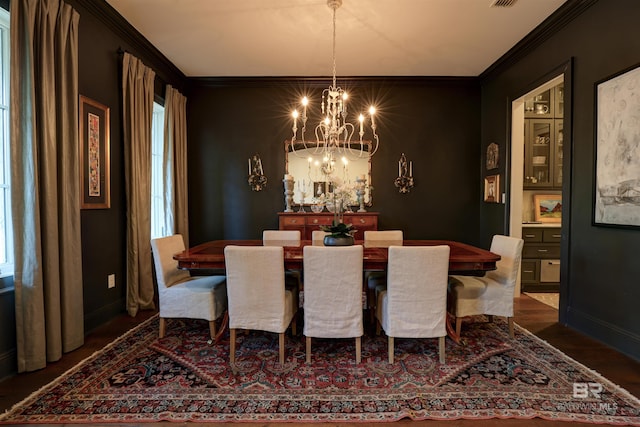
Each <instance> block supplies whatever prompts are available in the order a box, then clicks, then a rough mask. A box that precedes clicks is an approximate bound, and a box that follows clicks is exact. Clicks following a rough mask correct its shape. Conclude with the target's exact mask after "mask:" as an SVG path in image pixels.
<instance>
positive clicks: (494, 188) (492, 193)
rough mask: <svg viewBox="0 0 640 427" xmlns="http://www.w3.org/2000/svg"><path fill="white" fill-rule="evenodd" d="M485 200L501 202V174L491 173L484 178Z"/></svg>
mask: <svg viewBox="0 0 640 427" xmlns="http://www.w3.org/2000/svg"><path fill="white" fill-rule="evenodd" d="M484 201H485V202H487V203H500V175H489V176H487V177H485V178H484Z"/></svg>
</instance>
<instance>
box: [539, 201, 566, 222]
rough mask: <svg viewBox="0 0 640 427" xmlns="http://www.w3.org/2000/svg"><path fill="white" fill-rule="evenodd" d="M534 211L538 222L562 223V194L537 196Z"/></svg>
mask: <svg viewBox="0 0 640 427" xmlns="http://www.w3.org/2000/svg"><path fill="white" fill-rule="evenodd" d="M533 211H534V213H535V220H536V221H537V222H550V223H555V222H557V223H559V222H562V194H536V195H534V196H533Z"/></svg>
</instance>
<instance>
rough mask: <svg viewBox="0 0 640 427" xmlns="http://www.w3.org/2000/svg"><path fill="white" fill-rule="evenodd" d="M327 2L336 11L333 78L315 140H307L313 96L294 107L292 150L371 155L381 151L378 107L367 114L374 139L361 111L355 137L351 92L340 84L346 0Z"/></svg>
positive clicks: (326, 91) (325, 91) (357, 155)
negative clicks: (339, 44)
mask: <svg viewBox="0 0 640 427" xmlns="http://www.w3.org/2000/svg"><path fill="white" fill-rule="evenodd" d="M327 5H328V6H329V8H330V9H331V10H332V11H333V80H332V83H331V85H330V86H329V87H328V88H327V89H325V90H324V91H322V103H321V113H322V117H321V119H320V121H319V123H318V125H317V126H316V127H315V140H314V141H308V140H306V139H305V132H306V125H307V118H308V117H307V107H308V105H309V98H308V97H306V96H305V97H303V98H302V101H301V104H302V112H301V113H300V112H299V111H298V110H294V111H293V113H292V116H293V128H292V130H293V136H292V138H291V143H292V144H291V147H292V152H293V153H294V154H295V151H296V144H298V147H299V148H300V147H302V148H305V149H307V148H315V149H316V152H317V153H323V154H324V155H325V157H328V158H330V159H335V158H336V157H340V156H345V155H346V156H348V157H351V158H354V157H370V156H373V155H374V154H375V152H376V151H377V150H378V144H379V138H378V134H377V133H376V122H375V113H376V108H375V107H374V106H370V107H369V110H368V113H367V116H368V119H369V120H368V121H369V122H370V128H371V133H372V136H371V138H372V140H371V141H365V140H363V137H364V135H365V125H366V121H367V117H366V116H365V114H360V115H359V117H358V121H359V132H358V136H359V138H357V139H355V140H352V139H353V135H354V133H355V131H356V126H355V125H354V124H352V123H351V122H349V121H348V115H347V100H348V95H347V93H346V92H345V91H344V90H343V89H342V88H340V87H339V86H338V85H337V83H336V10H337V9H338V8H339V7H340V6H342V0H327ZM298 120H300V121H301V125H302V126H301V132H300V139H298Z"/></svg>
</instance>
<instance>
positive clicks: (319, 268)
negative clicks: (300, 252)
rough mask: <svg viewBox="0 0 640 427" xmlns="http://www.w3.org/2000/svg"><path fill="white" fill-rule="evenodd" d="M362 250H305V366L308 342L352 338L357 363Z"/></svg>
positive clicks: (309, 345)
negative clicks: (354, 340) (312, 339)
mask: <svg viewBox="0 0 640 427" xmlns="http://www.w3.org/2000/svg"><path fill="white" fill-rule="evenodd" d="M362 257H363V248H362V246H361V245H357V246H340V247H326V246H305V247H304V261H303V262H304V277H305V280H304V292H305V294H304V303H303V306H304V335H305V337H306V354H307V363H310V362H311V338H355V339H356V363H360V355H361V348H362V335H363V329H364V328H363V322H362V263H363V258H362Z"/></svg>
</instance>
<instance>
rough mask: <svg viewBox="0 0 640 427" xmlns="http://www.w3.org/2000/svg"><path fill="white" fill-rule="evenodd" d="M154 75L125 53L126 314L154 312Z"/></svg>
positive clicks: (123, 83) (123, 113) (123, 98)
mask: <svg viewBox="0 0 640 427" xmlns="http://www.w3.org/2000/svg"><path fill="white" fill-rule="evenodd" d="M154 78H155V72H154V71H153V70H152V69H151V68H149V67H147V66H145V65H144V64H143V63H142V61H140V60H139V59H138V58H136V57H134V56H132V55H131V54H129V53H127V52H125V53H124V56H123V58H122V101H123V105H122V116H123V117H122V123H123V128H124V161H125V186H126V188H125V192H126V195H127V303H126V304H127V312H128V313H129V314H130V315H131V316H135V315H136V314H137V313H138V310H140V309H142V310H146V309H153V308H154V307H155V304H154V302H153V278H152V277H151V275H152V270H151V124H152V120H153V82H154Z"/></svg>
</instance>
